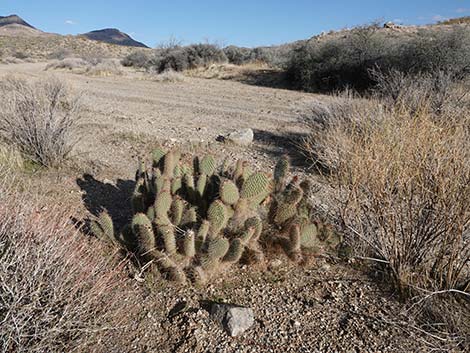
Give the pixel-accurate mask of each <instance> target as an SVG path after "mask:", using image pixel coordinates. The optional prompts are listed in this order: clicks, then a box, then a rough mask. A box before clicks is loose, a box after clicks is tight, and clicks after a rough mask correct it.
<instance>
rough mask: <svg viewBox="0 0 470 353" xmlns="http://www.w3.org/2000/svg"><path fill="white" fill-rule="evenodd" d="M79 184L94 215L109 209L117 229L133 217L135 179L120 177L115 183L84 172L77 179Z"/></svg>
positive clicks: (84, 198)
mask: <svg viewBox="0 0 470 353" xmlns="http://www.w3.org/2000/svg"><path fill="white" fill-rule="evenodd" d="M77 185H78V186H79V187H80V189H81V190H82V191H83V194H82V199H83V203H84V205H85V207H86V208H87V210H88V211H89V212H90V213H91V214H92V215H94V216H97V215H99V213H100V212H101V211H103V210H106V211H108V213H109V215H110V216H111V218H112V220H113V223H114V227H115V229H116V230H117V231H120V230H121V229H122V228H123V227H124V226H125V225H126V224H127V223H128V222H129V220H130V218H131V217H132V208H131V203H130V198H131V196H132V192H133V190H134V187H135V181H133V180H122V179H118V180H117V181H116V184H115V185H113V184H110V183H104V182H101V181H99V180H96V179H95V178H94V177H93V176H92V175H90V174H84V175H83V176H82V177H81V178H78V179H77Z"/></svg>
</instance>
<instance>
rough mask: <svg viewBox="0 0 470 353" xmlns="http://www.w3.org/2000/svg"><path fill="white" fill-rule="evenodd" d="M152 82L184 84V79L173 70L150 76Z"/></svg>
mask: <svg viewBox="0 0 470 353" xmlns="http://www.w3.org/2000/svg"><path fill="white" fill-rule="evenodd" d="M152 80H153V81H156V82H166V83H174V82H184V81H185V80H186V77H185V76H184V75H183V74H182V73H180V72H176V71H174V70H166V71H164V72H162V73H161V74H155V75H153V76H152Z"/></svg>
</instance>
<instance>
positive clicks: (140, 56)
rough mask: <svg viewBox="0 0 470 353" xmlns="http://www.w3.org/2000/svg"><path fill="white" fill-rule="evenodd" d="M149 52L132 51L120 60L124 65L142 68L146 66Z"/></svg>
mask: <svg viewBox="0 0 470 353" xmlns="http://www.w3.org/2000/svg"><path fill="white" fill-rule="evenodd" d="M150 57H151V55H150V52H148V51H143V50H139V51H134V52H132V53H130V54H129V55H127V56H126V57H125V58H123V59H122V60H121V64H122V65H123V66H126V67H135V68H143V67H146V66H147V65H148V63H149V61H150Z"/></svg>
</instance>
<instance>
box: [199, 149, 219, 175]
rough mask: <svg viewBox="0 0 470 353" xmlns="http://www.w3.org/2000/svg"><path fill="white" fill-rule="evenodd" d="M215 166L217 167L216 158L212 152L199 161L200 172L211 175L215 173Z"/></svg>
mask: <svg viewBox="0 0 470 353" xmlns="http://www.w3.org/2000/svg"><path fill="white" fill-rule="evenodd" d="M215 168H216V162H215V158H214V157H213V156H211V155H210V154H208V155H205V156H204V157H203V158H202V159H201V160H200V161H199V173H200V174H205V175H207V176H211V175H212V174H214V172H215Z"/></svg>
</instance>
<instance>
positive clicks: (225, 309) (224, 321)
mask: <svg viewBox="0 0 470 353" xmlns="http://www.w3.org/2000/svg"><path fill="white" fill-rule="evenodd" d="M210 314H211V318H212V320H214V321H215V322H217V323H218V324H219V325H221V326H222V327H223V329H224V330H225V331H226V332H227V333H228V334H229V335H230V336H232V337H235V336H238V335H240V334H242V333H243V332H245V331H246V330H248V329H249V328H250V327H251V326H252V325H253V324H254V322H255V318H254V313H253V309H251V308H246V307H243V306H238V305H233V304H219V303H213V304H212V306H211V309H210Z"/></svg>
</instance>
